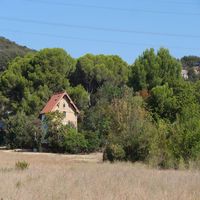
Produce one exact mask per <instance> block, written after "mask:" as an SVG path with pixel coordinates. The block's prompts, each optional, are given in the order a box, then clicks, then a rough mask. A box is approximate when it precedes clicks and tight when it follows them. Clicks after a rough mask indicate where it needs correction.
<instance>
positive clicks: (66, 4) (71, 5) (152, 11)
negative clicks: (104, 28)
mask: <svg viewBox="0 0 200 200" xmlns="http://www.w3.org/2000/svg"><path fill="white" fill-rule="evenodd" d="M23 1H27V2H33V3H41V4H48V5H49V4H52V5H58V6H70V7H81V8H92V9H104V10H112V11H124V12H139V13H149V14H165V15H166V14H167V15H192V16H200V13H190V12H173V11H158V10H146V9H139V8H118V7H109V6H97V5H89V4H77V3H66V2H65V3H64V2H51V1H46V0H23Z"/></svg>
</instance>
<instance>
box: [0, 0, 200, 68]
mask: <svg viewBox="0 0 200 200" xmlns="http://www.w3.org/2000/svg"><path fill="white" fill-rule="evenodd" d="M199 21H200V1H199V0H182V1H181V0H152V1H151V0H140V1H138V0H123V1H121V0H109V1H108V0H101V1H97V0H74V1H73V0H0V36H3V37H6V38H8V39H10V40H12V41H15V42H16V43H18V44H20V45H23V46H27V47H29V48H32V49H36V50H39V49H43V48H54V47H59V48H64V49H65V50H66V51H67V52H68V53H69V54H70V55H71V56H72V57H74V58H78V57H80V56H83V55H84V54H86V53H92V54H109V55H110V54H112V55H119V56H120V57H122V58H123V59H124V60H125V61H127V62H128V63H129V64H132V63H133V62H134V60H135V59H136V58H137V57H138V56H140V55H141V54H142V52H143V51H144V50H145V49H147V48H154V49H155V50H156V51H157V50H158V49H159V48H160V47H165V48H168V49H169V50H170V53H171V54H172V55H173V56H174V57H176V58H181V57H182V56H185V55H196V56H200V26H199Z"/></svg>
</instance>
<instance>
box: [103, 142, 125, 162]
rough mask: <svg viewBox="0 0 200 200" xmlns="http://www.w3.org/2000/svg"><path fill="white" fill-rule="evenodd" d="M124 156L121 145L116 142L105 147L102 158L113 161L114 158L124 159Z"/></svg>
mask: <svg viewBox="0 0 200 200" xmlns="http://www.w3.org/2000/svg"><path fill="white" fill-rule="evenodd" d="M125 156H126V155H125V151H124V149H123V148H122V146H120V145H118V144H111V145H108V146H107V147H106V149H105V151H104V154H103V159H104V160H109V161H111V162H113V161H115V160H123V159H125Z"/></svg>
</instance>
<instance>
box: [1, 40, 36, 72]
mask: <svg viewBox="0 0 200 200" xmlns="http://www.w3.org/2000/svg"><path fill="white" fill-rule="evenodd" d="M31 51H33V50H32V49H29V48H27V47H25V46H20V45H18V44H16V43H15V42H12V41H10V40H8V39H6V38H4V37H1V36H0V72H1V71H3V70H5V69H6V67H7V65H8V62H9V61H10V60H12V59H14V58H15V57H16V56H23V55H25V54H26V53H28V52H31Z"/></svg>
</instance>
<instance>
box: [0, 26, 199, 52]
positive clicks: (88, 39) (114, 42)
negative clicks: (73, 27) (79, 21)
mask: <svg viewBox="0 0 200 200" xmlns="http://www.w3.org/2000/svg"><path fill="white" fill-rule="evenodd" d="M0 30H1V31H7V32H11V33H20V34H30V35H38V36H42V37H51V38H57V39H58V38H60V39H67V40H81V41H88V42H98V43H108V44H118V45H127V46H149V47H157V48H160V47H162V46H164V45H155V44H149V43H137V42H122V41H121V42H120V41H113V40H100V39H91V38H82V37H74V36H64V35H55V34H49V33H40V32H29V31H21V30H10V29H0ZM167 48H173V49H187V50H198V51H199V50H200V48H194V47H181V46H168V47H167Z"/></svg>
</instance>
